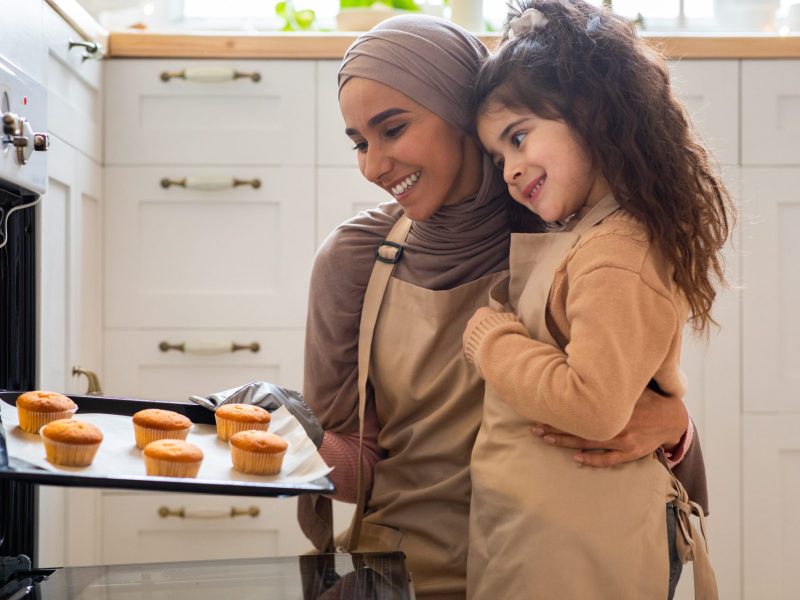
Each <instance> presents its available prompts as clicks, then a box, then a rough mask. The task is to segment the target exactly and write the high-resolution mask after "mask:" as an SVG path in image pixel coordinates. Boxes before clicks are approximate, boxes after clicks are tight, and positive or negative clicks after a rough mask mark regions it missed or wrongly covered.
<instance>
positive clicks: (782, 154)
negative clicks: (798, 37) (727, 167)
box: [742, 60, 800, 165]
mask: <svg viewBox="0 0 800 600" xmlns="http://www.w3.org/2000/svg"><path fill="white" fill-rule="evenodd" d="M798 136H800V60H745V61H742V149H743V152H742V164H744V165H800V144H798V143H797V138H798Z"/></svg>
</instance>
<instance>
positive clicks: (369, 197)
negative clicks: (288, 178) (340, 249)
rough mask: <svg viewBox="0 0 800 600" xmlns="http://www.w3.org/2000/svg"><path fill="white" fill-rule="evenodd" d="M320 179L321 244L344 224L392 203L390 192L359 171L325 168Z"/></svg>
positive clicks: (319, 223) (319, 228) (318, 216)
mask: <svg viewBox="0 0 800 600" xmlns="http://www.w3.org/2000/svg"><path fill="white" fill-rule="evenodd" d="M317 178H318V181H319V183H318V190H319V192H318V198H317V245H319V244H321V243H322V241H323V240H324V239H325V238H326V237H328V234H330V232H331V231H333V230H334V229H335V228H336V226H337V225H339V224H340V223H343V222H345V221H346V220H347V219H349V218H350V217H352V216H355V215H357V214H358V213H359V212H360V211H362V210H367V209H369V208H375V207H376V206H378V204H381V203H382V202H390V201H391V200H392V197H391V196H390V195H389V194H388V193H387V192H385V191H384V190H382V189H380V188H379V187H378V186H376V185H375V184H373V183H370V182H369V181H367V180H366V179H364V178H363V177H362V176H361V173H360V172H359V170H358V169H357V168H353V167H350V168H346V167H329V168H321V169H319V170H318V171H317Z"/></svg>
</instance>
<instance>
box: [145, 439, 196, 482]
mask: <svg viewBox="0 0 800 600" xmlns="http://www.w3.org/2000/svg"><path fill="white" fill-rule="evenodd" d="M202 462H203V451H202V450H200V448H198V447H197V446H195V445H193V444H190V443H189V442H185V441H183V440H173V439H164V440H156V441H155V442H150V443H149V444H147V446H145V447H144V468H145V471H146V472H147V474H148V475H158V476H159V477H197V473H198V471H200V464H201V463H202Z"/></svg>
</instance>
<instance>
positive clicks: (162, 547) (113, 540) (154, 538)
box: [101, 491, 311, 564]
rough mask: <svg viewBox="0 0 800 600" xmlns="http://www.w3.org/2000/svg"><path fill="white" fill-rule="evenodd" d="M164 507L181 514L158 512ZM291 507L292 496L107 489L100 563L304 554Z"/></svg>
mask: <svg viewBox="0 0 800 600" xmlns="http://www.w3.org/2000/svg"><path fill="white" fill-rule="evenodd" d="M252 509H255V510H252ZM165 512H169V513H181V512H182V513H183V514H184V517H180V516H177V515H174V514H172V515H170V516H162V514H164V513H165ZM296 512H297V501H296V500H295V499H293V498H281V499H275V498H256V497H237V496H211V495H200V494H156V493H136V492H126V493H117V492H109V491H106V492H104V493H103V498H102V519H103V525H102V546H101V559H102V563H103V564H121V563H147V562H154V563H158V562H167V561H191V560H213V559H232V558H256V557H260V556H293V555H298V554H304V553H306V552H308V551H309V550H311V544H310V543H309V542H308V541H307V540H306V539H305V537H304V536H303V534H302V532H301V531H300V528H299V526H298V525H297V518H296ZM235 513H243V514H236V516H233V515H234V514H235ZM256 513H257V514H256Z"/></svg>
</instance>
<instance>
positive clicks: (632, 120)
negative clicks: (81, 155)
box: [474, 0, 734, 332]
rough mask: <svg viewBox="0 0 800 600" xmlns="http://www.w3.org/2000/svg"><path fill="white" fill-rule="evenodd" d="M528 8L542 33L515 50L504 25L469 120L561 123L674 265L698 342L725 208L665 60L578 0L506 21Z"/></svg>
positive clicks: (537, 1)
mask: <svg viewBox="0 0 800 600" xmlns="http://www.w3.org/2000/svg"><path fill="white" fill-rule="evenodd" d="M528 8H535V9H537V10H539V11H541V12H542V13H543V14H544V15H545V16H546V17H547V20H548V23H547V24H546V25H544V27H542V28H540V29H538V30H537V31H532V32H528V33H524V34H522V35H520V36H518V37H516V38H514V39H513V40H509V39H508V31H509V26H508V23H506V27H505V35H504V36H503V39H502V41H501V43H500V44H499V46H498V47H497V49H496V50H495V52H494V53H493V54H492V55H491V56H490V57H489V59H487V61H486V63H485V64H484V65H483V67H482V68H481V71H480V73H479V74H478V78H477V81H476V85H475V98H474V102H475V104H474V107H475V109H476V110H475V111H474V114H476V115H480V112H481V110H486V109H487V108H489V107H490V105H495V106H496V105H500V106H507V107H509V108H512V109H522V110H530V111H532V112H533V113H535V114H537V115H539V116H540V117H542V118H545V119H558V120H563V121H564V122H565V123H566V124H567V125H568V126H569V128H570V129H571V131H572V132H573V134H574V135H576V136H577V138H578V139H579V140H580V141H581V142H582V143H583V144H584V146H585V148H586V149H587V152H588V154H589V156H590V157H591V159H592V161H593V164H594V165H595V166H596V167H597V168H598V169H599V171H600V172H601V173H602V175H603V176H604V177H605V178H606V179H607V180H608V182H609V184H610V185H611V189H612V191H613V193H614V196H615V198H616V200H617V202H618V203H619V205H620V206H621V207H623V208H624V209H626V210H627V211H628V212H630V213H631V214H632V215H633V216H635V217H636V218H637V219H639V220H640V221H641V222H642V223H644V224H645V227H646V228H647V231H648V234H649V236H650V239H651V241H652V242H653V243H654V244H655V245H656V247H657V248H658V249H659V250H660V252H661V253H662V255H663V256H664V257H665V259H666V260H667V261H668V262H669V263H670V264H671V265H672V266H673V267H674V279H675V282H676V283H677V285H678V287H679V288H680V289H681V290H682V292H683V294H684V295H685V297H686V300H687V301H688V304H689V308H690V310H691V322H692V325H693V326H694V328H695V330H696V331H698V332H706V331H707V330H708V326H709V324H710V323H715V324H716V322H715V321H714V320H713V319H712V317H711V313H710V311H711V305H712V303H713V301H714V298H715V296H716V290H715V288H714V285H713V281H712V280H713V279H716V280H718V281H720V282H721V283H725V273H724V264H723V262H722V257H721V254H720V251H721V249H722V247H723V245H724V244H725V241H726V239H727V238H728V234H729V232H730V229H731V227H732V222H733V218H734V209H733V203H732V201H731V197H730V194H729V192H728V190H727V189H726V187H725V185H724V184H723V183H722V181H721V179H720V177H719V175H718V174H717V169H716V168H715V166H716V165H715V164H713V163H712V161H711V159H710V157H709V154H708V152H707V151H706V149H705V147H704V146H703V144H702V143H701V141H700V139H699V137H698V136H697V134H696V133H695V131H694V129H693V127H692V125H691V123H690V121H689V118H688V117H687V115H686V112H685V110H684V108H683V106H682V104H681V103H680V102H679V101H678V100H677V99H676V98H675V96H674V94H673V92H672V87H671V85H670V76H669V70H668V68H667V65H666V62H665V61H664V60H663V58H662V57H661V56H660V55H659V54H658V53H657V52H655V51H654V50H652V49H651V48H649V47H648V46H647V45H645V43H644V42H643V41H642V40H641V39H640V38H639V37H638V36H637V34H636V31H635V29H634V27H633V25H632V24H631V23H629V22H628V21H627V20H625V19H624V18H622V17H619V16H617V15H614V14H611V13H610V12H607V11H605V10H603V9H600V8H597V7H595V6H592V5H591V4H588V3H587V2H584V1H582V0H528V1H527V2H519V3H518V4H516V5H515V6H511V7H510V10H511V12H510V14H509V15H508V21H509V22H510V21H511V19H513V18H515V17H517V16H519V15H520V14H522V12H524V11H525V10H526V9H528Z"/></svg>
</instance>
